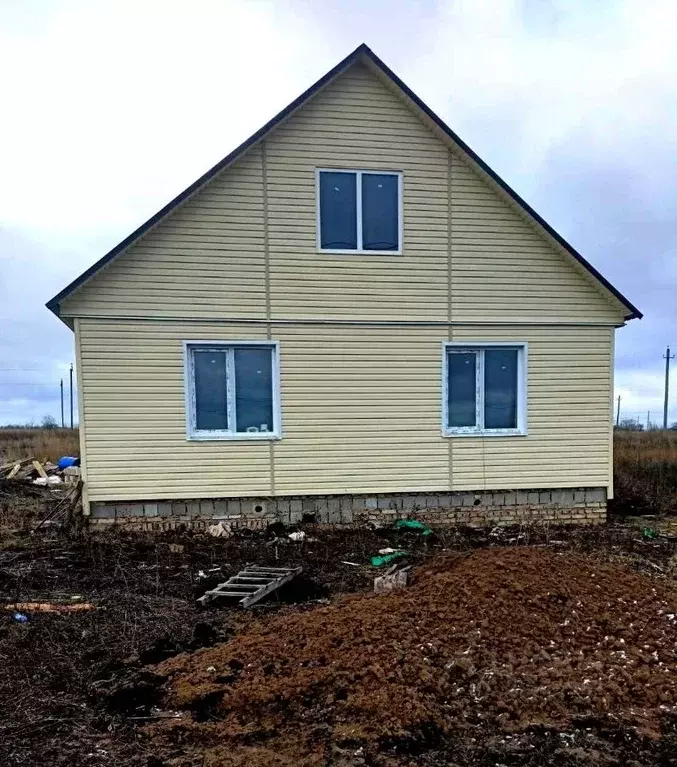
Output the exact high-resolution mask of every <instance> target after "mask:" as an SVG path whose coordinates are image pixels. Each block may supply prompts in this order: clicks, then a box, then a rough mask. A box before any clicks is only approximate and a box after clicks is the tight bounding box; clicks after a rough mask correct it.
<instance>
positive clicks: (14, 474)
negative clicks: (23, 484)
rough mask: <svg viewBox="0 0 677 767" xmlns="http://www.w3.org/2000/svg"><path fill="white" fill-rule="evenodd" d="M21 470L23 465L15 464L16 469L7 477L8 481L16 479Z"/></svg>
mask: <svg viewBox="0 0 677 767" xmlns="http://www.w3.org/2000/svg"><path fill="white" fill-rule="evenodd" d="M20 469H21V464H20V463H15V464H14V468H13V469H12V471H10V473H9V474H8V475H7V479H14V477H16V475H17V474H18V473H19V470H20Z"/></svg>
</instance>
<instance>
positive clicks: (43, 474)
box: [31, 461, 47, 479]
mask: <svg viewBox="0 0 677 767" xmlns="http://www.w3.org/2000/svg"><path fill="white" fill-rule="evenodd" d="M31 463H32V464H33V468H34V469H35V470H36V471H37V472H38V474H39V475H40V476H41V477H42V478H43V479H47V472H46V471H45V470H44V469H43V468H42V464H41V463H40V461H31Z"/></svg>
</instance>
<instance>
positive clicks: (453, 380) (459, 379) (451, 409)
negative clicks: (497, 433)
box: [447, 352, 477, 427]
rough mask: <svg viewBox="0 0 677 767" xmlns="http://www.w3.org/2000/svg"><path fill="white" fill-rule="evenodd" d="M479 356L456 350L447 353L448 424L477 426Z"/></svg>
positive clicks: (452, 425) (451, 425)
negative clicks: (477, 368)
mask: <svg viewBox="0 0 677 767" xmlns="http://www.w3.org/2000/svg"><path fill="white" fill-rule="evenodd" d="M476 364H477V358H476V355H475V354H474V353H473V352H454V353H452V354H448V355H447V365H448V368H447V370H448V376H449V387H448V389H449V394H448V396H449V401H448V413H449V416H448V420H449V422H448V424H447V425H448V426H449V427H463V426H476V425H477V418H476V408H475V403H476V397H477V393H476V383H475V370H476Z"/></svg>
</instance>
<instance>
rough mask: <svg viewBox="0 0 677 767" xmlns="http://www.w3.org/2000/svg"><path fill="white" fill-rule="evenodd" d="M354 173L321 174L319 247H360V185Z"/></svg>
mask: <svg viewBox="0 0 677 767" xmlns="http://www.w3.org/2000/svg"><path fill="white" fill-rule="evenodd" d="M355 179H356V176H355V174H354V173H332V172H331V171H322V172H321V173H320V247H322V248H329V249H336V250H355V249H356V248H357V185H356V180H355Z"/></svg>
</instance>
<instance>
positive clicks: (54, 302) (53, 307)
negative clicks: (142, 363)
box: [45, 43, 371, 317]
mask: <svg viewBox="0 0 677 767" xmlns="http://www.w3.org/2000/svg"><path fill="white" fill-rule="evenodd" d="M367 52H369V53H371V51H370V50H369V48H368V47H367V46H366V45H365V44H364V43H362V45H360V46H359V47H358V48H356V49H355V50H354V51H353V52H352V53H350V54H349V55H348V56H346V57H345V58H344V59H343V60H342V61H339V63H338V64H337V65H336V66H335V67H332V69H330V70H329V71H328V72H327V73H326V74H325V75H324V76H323V77H321V78H320V79H319V80H318V81H317V82H315V83H313V85H311V86H310V88H308V89H307V90H305V91H304V92H303V93H302V94H301V95H300V96H298V97H297V98H295V99H294V101H292V102H291V104H288V105H287V106H286V107H285V108H284V109H283V110H282V111H281V112H278V113H277V114H276V115H275V117H273V118H272V119H271V120H269V121H268V122H267V123H266V124H265V125H264V126H263V127H261V128H259V130H257V131H256V133H254V134H253V135H251V136H250V137H249V138H248V139H247V140H246V141H243V142H242V143H241V144H240V145H239V146H238V147H236V148H235V149H233V151H232V152H230V153H229V154H228V155H227V156H226V157H224V158H223V159H222V160H221V161H220V162H218V163H216V165H214V166H213V167H212V168H210V169H209V170H208V171H207V172H206V173H203V174H202V175H201V176H200V178H198V179H197V181H194V182H193V183H192V184H191V185H190V186H189V187H187V188H186V189H184V190H183V192H181V193H180V194H178V195H177V196H176V197H175V198H174V199H173V200H171V201H170V202H168V203H167V204H166V205H165V206H164V207H163V208H161V209H160V210H159V211H158V212H157V213H156V214H155V215H154V216H152V217H151V218H149V219H148V221H146V222H144V223H143V224H141V226H139V227H138V228H137V229H135V230H134V231H133V232H132V233H131V234H130V235H129V236H128V237H125V239H124V240H122V242H119V243H118V244H117V245H116V246H115V247H114V248H113V249H112V250H110V251H109V252H108V253H106V255H105V256H103V257H102V258H100V259H99V260H98V261H96V262H95V263H93V264H92V265H91V266H90V267H89V268H88V269H86V270H85V271H84V272H83V273H82V274H81V275H79V276H78V277H76V278H75V279H74V280H73V281H72V282H71V283H70V284H68V285H66V287H65V288H64V289H63V290H61V291H60V292H59V293H57V294H56V295H55V296H54V297H53V298H50V300H49V301H48V302H47V303H46V304H45V305H46V307H47V308H48V309H49V310H50V311H51V312H54V314H56V316H57V317H58V316H59V304H60V303H61V301H63V299H64V298H66V297H67V296H68V295H70V294H71V293H72V292H73V291H74V290H77V288H79V287H80V286H81V285H82V284H83V283H84V282H86V281H87V280H88V279H89V278H90V277H92V276H94V274H96V272H98V271H99V269H101V268H102V267H104V266H105V265H106V264H107V263H109V262H110V261H112V260H113V259H114V258H115V256H117V255H118V254H119V253H120V252H121V251H123V250H124V249H125V248H126V247H128V246H129V245H131V244H132V243H133V242H134V241H135V240H138V239H139V237H141V236H142V235H144V234H145V233H146V232H147V231H148V230H149V229H151V228H152V227H154V226H155V224H157V223H159V222H160V221H161V220H162V219H163V218H164V217H165V216H166V215H167V214H168V213H171V211H172V210H173V209H174V208H176V207H177V206H178V205H180V204H181V203H182V202H184V201H185V200H187V199H188V198H189V197H190V196H191V195H192V194H194V193H195V192H197V191H198V189H200V187H202V186H204V185H205V184H206V183H207V182H208V181H210V180H211V179H212V178H213V177H214V176H216V175H217V174H218V173H220V172H221V171H222V170H223V169H224V168H225V167H227V166H228V165H230V164H231V163H232V162H233V161H234V160H236V159H237V158H238V157H239V156H240V155H241V154H242V153H244V152H246V151H247V149H249V148H250V147H251V146H252V145H253V144H255V143H256V142H257V141H259V140H260V139H262V138H263V137H264V136H265V135H266V133H268V131H270V130H272V129H273V128H274V127H275V126H276V125H277V124H278V123H280V122H282V120H284V119H285V118H286V117H289V115H290V114H291V113H292V112H294V111H295V110H296V109H298V108H299V107H300V106H301V105H302V104H303V103H304V102H305V101H307V100H308V99H309V98H310V97H311V96H314V95H315V94H316V93H317V92H318V91H319V90H320V89H321V88H323V87H324V86H325V85H326V84H327V83H328V82H329V81H330V80H332V79H333V78H334V77H336V75H338V74H339V73H340V72H341V71H342V70H343V69H346V68H347V67H349V66H350V65H351V64H353V62H354V61H355V60H356V59H357V58H358V57H359V56H360V54H362V53H367Z"/></svg>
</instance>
